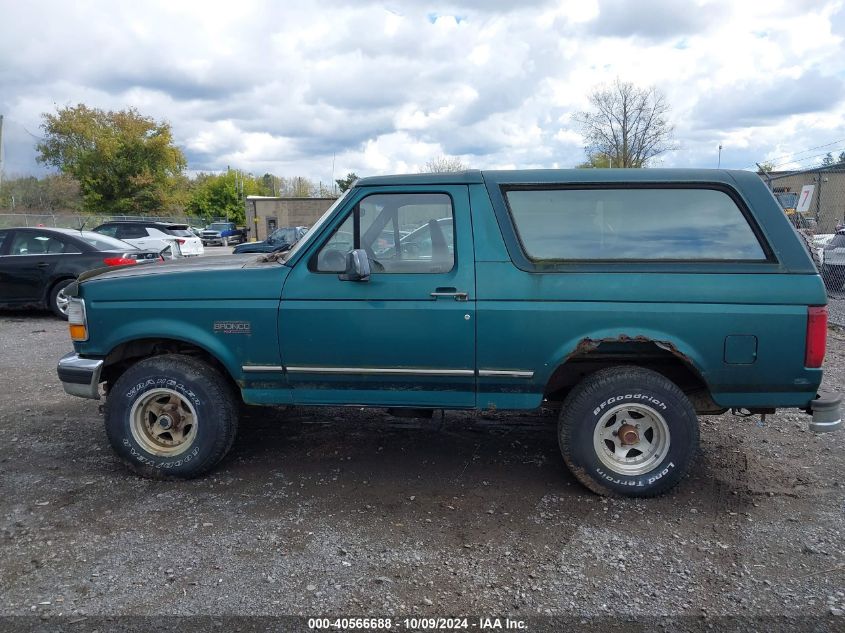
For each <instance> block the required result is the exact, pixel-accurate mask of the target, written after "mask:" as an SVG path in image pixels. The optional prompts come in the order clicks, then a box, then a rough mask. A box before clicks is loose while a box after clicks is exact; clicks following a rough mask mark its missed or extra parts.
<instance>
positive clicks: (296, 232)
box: [232, 226, 308, 254]
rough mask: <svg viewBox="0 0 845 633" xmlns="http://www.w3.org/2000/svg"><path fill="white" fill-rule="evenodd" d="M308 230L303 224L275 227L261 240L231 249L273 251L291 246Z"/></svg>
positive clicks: (249, 251) (238, 251)
mask: <svg viewBox="0 0 845 633" xmlns="http://www.w3.org/2000/svg"><path fill="white" fill-rule="evenodd" d="M307 232H308V227H305V226H284V227H282V228H280V229H276V230H275V231H273V232H272V233H270V235H269V236H268V237H267V239H266V240H264V241H263V242H245V243H243V244H238V245H237V246H236V247H235V248H233V249H232V252H233V253H235V254H240V253H274V252H276V251H283V250H285V249H288V248H290V247H291V246H293V244H294V243H296V241H297V240H298V239H299V238H301V237H302V236H303V235H305V233H307Z"/></svg>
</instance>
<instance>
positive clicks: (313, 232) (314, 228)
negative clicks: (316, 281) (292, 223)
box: [283, 187, 354, 261]
mask: <svg viewBox="0 0 845 633" xmlns="http://www.w3.org/2000/svg"><path fill="white" fill-rule="evenodd" d="M352 189H354V187H353V188H351V189H347V190H346V191H344V192H343V195H341V196H340V198H338V199H337V200H335V201H334V204H333V205H332V206H330V207H329V208H328V209H327V210H326V212H325V213H324V214H323V215H321V216H320V219H319V220H317V221H316V222H315V223H314V226H312V227H311V228H310V229H308V230H307V231H306V232H305V234H304V235H303V236H302V237H300V238H299V240H297V242H296V244H294V247H293V248H292V249H290V250H289V251H287V252H286V253H285V256H284V258H283V261H287V260H289V259H290V258H291V257H292V256H293V254H294V253H298V252H299V251H300V250H301V249H302V247H303V246H305V244H307V243H308V240H309V236H310V235H317V233H319V232H320V230H321V229H322V228H323V225H324V224H325V223H326V222H328V221H329V218H330V217H332V214H333V213H334V210H335V209H337V208H338V207H339V206H340V205H341V203H342V202H343V201H344V200H346V198H348V197H349V195H350V192H351V191H352Z"/></svg>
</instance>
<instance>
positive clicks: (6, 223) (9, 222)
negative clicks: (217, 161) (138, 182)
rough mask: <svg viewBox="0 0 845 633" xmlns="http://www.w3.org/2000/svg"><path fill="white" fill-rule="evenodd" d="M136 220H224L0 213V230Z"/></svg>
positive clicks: (201, 222)
mask: <svg viewBox="0 0 845 633" xmlns="http://www.w3.org/2000/svg"><path fill="white" fill-rule="evenodd" d="M113 220H136V221H144V222H172V223H173V224H187V225H188V226H193V227H197V228H202V227H205V226H206V225H208V224H209V223H211V222H218V221H224V220H225V218H222V217H219V218H210V219H209V218H199V217H191V216H184V215H183V216H141V215H91V214H88V213H85V214H75V213H0V229H6V228H11V227H17V226H27V227H35V226H47V227H53V228H60V229H80V228H85V229H89V230H90V229H93V228H94V227H95V226H98V225H100V224H102V223H103V222H111V221H113Z"/></svg>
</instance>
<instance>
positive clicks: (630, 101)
mask: <svg viewBox="0 0 845 633" xmlns="http://www.w3.org/2000/svg"><path fill="white" fill-rule="evenodd" d="M590 104H591V105H592V106H593V111H591V112H579V113H578V114H576V115H575V117H574V118H575V120H576V121H577V122H578V123H580V125H581V133H582V134H583V135H584V141H585V142H586V148H585V149H586V151H587V157H588V162H598V163H603V162H604V161H605V160H607V161H608V162H609V163H610V165H609V166H611V167H645V166H646V164H647V163H648V161H649V160H651V159H652V158H654V157H655V156H659V155H660V154H662V153H663V152H667V151H669V150H672V149H675V145H674V143H673V141H672V134H673V132H674V129H675V128H674V126H673V125H672V124H671V123H669V121H668V120H667V115H668V113H669V106H668V105H667V104H666V98H665V97H664V96H663V94H662V93H661V92H660V91H659V90H657V88H654V87H653V86H652V87H650V88H638V87H637V86H635V85H634V84H632V83H628V82H624V81H622V80H620V79H619V78H618V77H617V78H616V80H615V81H614V82H613V83H612V84H611V85H609V86H601V87H599V88H597V89H596V90H594V91H593V93H592V94H591V95H590ZM596 157H600V158H601V159H602V160H599V161H594V159H595V158H596Z"/></svg>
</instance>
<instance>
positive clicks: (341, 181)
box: [335, 171, 358, 193]
mask: <svg viewBox="0 0 845 633" xmlns="http://www.w3.org/2000/svg"><path fill="white" fill-rule="evenodd" d="M356 180H358V174H356V173H355V172H354V171H350V172H349V173H348V174H346V177H345V178H338V179H337V180H335V182H336V183H337V188H338V189H340V193H343V192H344V191H346V190H347V189H349V187H351V186H352V183H354V182H355V181H356Z"/></svg>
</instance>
